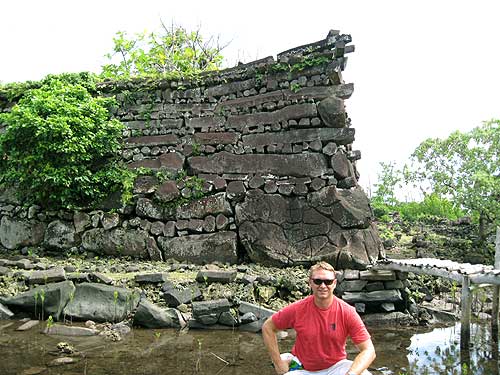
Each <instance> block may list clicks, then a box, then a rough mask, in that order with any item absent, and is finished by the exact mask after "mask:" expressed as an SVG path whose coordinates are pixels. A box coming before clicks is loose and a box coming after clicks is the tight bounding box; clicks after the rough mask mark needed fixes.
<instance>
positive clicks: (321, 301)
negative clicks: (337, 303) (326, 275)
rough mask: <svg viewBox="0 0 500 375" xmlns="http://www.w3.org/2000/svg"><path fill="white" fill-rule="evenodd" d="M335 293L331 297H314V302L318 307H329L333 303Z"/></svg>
mask: <svg viewBox="0 0 500 375" xmlns="http://www.w3.org/2000/svg"><path fill="white" fill-rule="evenodd" d="M333 298H334V297H333V295H331V296H330V297H329V298H318V297H316V296H315V297H314V304H315V305H316V307H319V308H320V309H327V308H329V307H330V306H331V305H332V303H333Z"/></svg>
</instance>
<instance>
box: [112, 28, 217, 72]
mask: <svg viewBox="0 0 500 375" xmlns="http://www.w3.org/2000/svg"><path fill="white" fill-rule="evenodd" d="M113 42H114V47H113V52H112V53H109V54H107V55H106V57H107V58H108V59H109V60H112V62H111V63H110V64H107V65H104V66H103V67H102V76H103V77H104V78H111V79H119V78H130V77H138V76H152V77H161V76H168V75H175V76H179V77H192V76H195V75H197V74H199V73H201V72H204V71H210V70H216V69H218V68H219V67H220V66H221V64H222V59H223V57H222V55H221V51H222V49H223V48H225V47H226V46H221V45H219V41H218V39H217V40H216V41H214V39H213V38H209V39H208V40H206V41H205V39H204V38H203V37H202V35H201V33H200V29H198V30H196V31H192V32H190V31H187V30H186V29H185V28H183V27H180V26H175V25H173V24H172V26H171V27H167V26H166V25H165V24H164V23H163V22H161V30H160V31H159V32H151V33H147V32H144V33H139V34H136V35H135V36H134V37H130V38H129V37H128V36H127V33H126V32H123V31H119V32H118V33H116V36H115V38H113Z"/></svg>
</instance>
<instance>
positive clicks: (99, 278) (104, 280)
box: [89, 272, 113, 285]
mask: <svg viewBox="0 0 500 375" xmlns="http://www.w3.org/2000/svg"><path fill="white" fill-rule="evenodd" d="M89 279H90V281H93V282H95V283H100V284H106V285H111V284H113V279H111V278H110V277H108V276H106V275H105V274H103V273H101V272H91V273H90V274H89Z"/></svg>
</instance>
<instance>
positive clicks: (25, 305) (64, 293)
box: [3, 280, 75, 320]
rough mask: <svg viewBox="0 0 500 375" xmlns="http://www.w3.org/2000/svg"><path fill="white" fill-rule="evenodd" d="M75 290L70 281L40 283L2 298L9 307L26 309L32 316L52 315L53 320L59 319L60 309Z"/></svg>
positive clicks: (61, 309)
mask: <svg viewBox="0 0 500 375" xmlns="http://www.w3.org/2000/svg"><path fill="white" fill-rule="evenodd" d="M74 292H75V286H74V285H73V283H72V282H71V281H68V280H66V281H61V282H58V283H51V284H47V285H40V286H38V287H36V288H33V289H31V290H28V291H27V292H24V293H21V294H18V295H16V296H14V297H11V298H7V299H4V300H3V304H4V305H7V306H8V307H9V308H11V309H13V310H14V311H15V310H21V311H28V312H29V313H31V314H32V315H33V316H37V317H38V315H40V316H41V315H42V310H43V314H44V316H45V317H48V316H49V315H52V317H53V318H54V320H59V319H60V317H61V314H62V311H63V309H64V307H65V306H66V304H67V303H68V301H69V300H70V296H71V295H73V294H74Z"/></svg>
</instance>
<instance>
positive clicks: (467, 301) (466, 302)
mask: <svg viewBox="0 0 500 375" xmlns="http://www.w3.org/2000/svg"><path fill="white" fill-rule="evenodd" d="M471 297H472V295H471V291H470V280H469V276H467V275H464V279H463V282H462V295H461V297H460V308H461V310H462V314H461V317H460V352H461V353H463V354H468V353H469V343H470V313H471V311H470V310H471ZM464 351H466V353H464Z"/></svg>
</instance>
